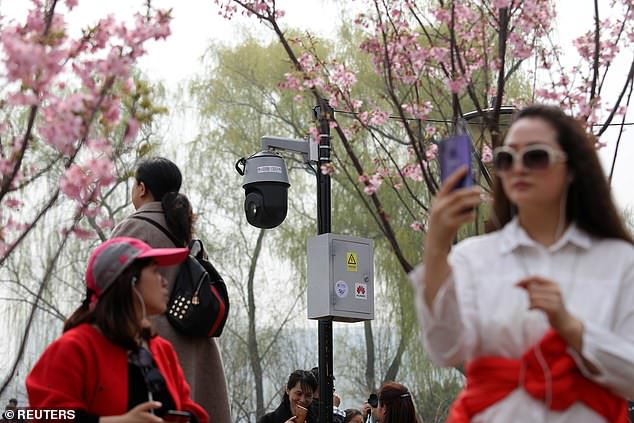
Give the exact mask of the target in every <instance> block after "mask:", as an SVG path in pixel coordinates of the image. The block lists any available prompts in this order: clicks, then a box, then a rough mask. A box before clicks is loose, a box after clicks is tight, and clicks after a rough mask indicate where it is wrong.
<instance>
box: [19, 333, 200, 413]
mask: <svg viewBox="0 0 634 423" xmlns="http://www.w3.org/2000/svg"><path fill="white" fill-rule="evenodd" d="M149 347H150V348H149V349H150V352H151V353H152V357H153V358H154V361H155V362H156V365H157V367H158V368H159V370H160V371H161V374H162V375H163V377H164V378H165V382H166V384H167V390H168V391H169V393H170V395H171V396H172V399H173V400H174V403H175V406H176V409H177V410H185V411H189V412H191V413H192V414H194V415H195V416H196V418H197V419H198V421H199V422H200V423H206V422H207V421H208V416H207V413H206V412H205V410H203V409H202V408H201V407H200V406H199V405H198V404H196V403H194V402H193V401H192V399H191V398H190V396H189V386H188V385H187V382H186V381H185V377H184V376H183V370H182V369H181V366H180V364H179V362H178V358H177V357H176V353H175V352H174V349H173V348H172V345H171V344H170V343H169V342H167V341H166V340H164V339H163V338H160V337H158V336H157V337H155V338H152V339H151V340H150V342H149ZM26 389H27V392H28V396H29V403H30V406H31V407H37V408H58V409H75V410H83V411H85V412H88V413H90V414H95V415H97V416H115V415H121V414H125V413H126V412H127V411H128V410H127V408H128V355H127V353H126V351H125V350H124V349H123V348H121V347H119V346H117V345H115V344H113V343H112V342H110V341H109V340H108V339H107V338H106V337H105V336H103V335H102V334H101V333H100V332H99V331H98V330H97V329H96V328H94V327H93V326H91V325H88V324H83V325H79V326H77V327H76V328H73V329H71V330H69V331H68V332H66V333H64V334H63V335H62V336H61V337H60V338H59V339H57V340H56V341H55V342H53V343H52V344H51V345H49V347H48V348H47V349H46V350H45V351H44V353H43V354H42V356H41V357H40V359H39V360H38V362H37V363H36V364H35V367H33V369H32V370H31V372H30V373H29V375H28V377H27V379H26Z"/></svg>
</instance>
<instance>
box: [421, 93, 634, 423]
mask: <svg viewBox="0 0 634 423" xmlns="http://www.w3.org/2000/svg"><path fill="white" fill-rule="evenodd" d="M493 163H494V166H495V169H496V174H495V184H494V188H493V206H492V210H491V214H490V219H489V220H490V222H491V223H493V224H494V225H495V227H494V228H492V229H493V230H492V231H491V232H490V233H488V234H486V235H482V236H477V237H473V238H469V239H467V240H464V241H462V242H460V243H458V244H457V245H456V246H453V245H452V244H453V241H454V239H455V237H456V234H457V231H458V229H459V228H460V226H462V225H463V224H465V223H468V222H471V221H473V220H474V218H475V210H474V208H475V207H476V206H477V205H478V204H479V203H480V202H481V191H480V189H479V188H477V187H472V188H462V189H456V186H457V184H458V183H459V181H460V180H461V179H462V178H464V177H465V176H467V177H468V175H466V168H462V169H460V170H458V171H456V172H455V173H454V174H453V175H451V176H449V178H448V179H447V180H446V181H445V182H444V183H443V185H442V187H441V188H440V190H439V191H438V193H437V195H436V197H435V199H434V201H433V204H432V208H431V215H430V219H429V230H428V232H427V235H426V239H425V247H424V253H423V263H424V266H419V267H418V268H417V269H416V270H415V271H414V272H413V273H412V274H411V279H412V282H413V284H414V287H415V289H416V294H415V298H416V302H417V309H418V312H419V320H420V322H421V327H422V332H423V338H424V344H425V348H426V350H427V351H428V353H429V356H430V358H431V359H432V360H433V361H434V363H436V364H439V365H442V366H459V365H463V364H465V370H466V376H467V383H466V388H465V390H464V391H463V392H462V393H461V394H460V395H459V397H458V399H457V400H456V402H454V404H453V406H452V408H451V410H450V413H449V418H448V420H447V421H448V423H461V422H469V421H470V422H473V423H480V422H487V423H498V422H499V423H502V422H511V421H512V422H517V423H521V422H526V423H529V422H531V423H532V422H536V421H548V422H552V423H576V422H584V423H603V422H619V423H625V422H627V405H626V401H625V398H634V384H633V383H632V381H633V380H634V301H633V299H634V245H633V244H634V242H633V241H632V237H631V235H630V233H629V232H628V231H627V230H626V228H625V226H624V224H623V222H622V219H621V217H620V215H619V213H618V211H617V209H616V207H615V205H614V202H613V201H612V197H611V193H610V187H609V184H608V181H607V178H606V176H605V174H604V172H603V168H602V167H601V163H600V162H599V158H598V156H597V153H596V149H595V142H594V139H593V138H591V137H590V136H589V135H588V134H587V133H586V130H585V129H584V127H583V126H582V123H581V122H579V121H576V120H575V119H573V118H572V117H570V116H567V115H566V114H565V113H564V112H563V111H562V110H561V109H560V108H558V107H554V106H542V105H533V106H528V107H526V108H524V109H522V110H521V111H519V112H518V113H517V114H516V116H515V118H514V121H513V123H512V124H511V126H510V128H509V130H508V133H507V134H506V137H505V138H504V142H503V145H501V146H499V147H497V148H495V150H494V158H493Z"/></svg>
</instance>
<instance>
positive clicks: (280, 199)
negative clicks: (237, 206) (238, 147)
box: [236, 150, 290, 229]
mask: <svg viewBox="0 0 634 423" xmlns="http://www.w3.org/2000/svg"><path fill="white" fill-rule="evenodd" d="M240 166H242V168H240ZM236 170H237V171H238V173H239V174H240V175H243V176H244V183H243V184H242V187H243V188H244V191H245V194H246V198H245V199H244V213H245V214H246V216H247V221H248V222H249V224H251V225H253V226H255V227H258V228H263V229H271V228H274V227H276V226H278V225H279V224H280V223H282V222H283V221H284V219H285V218H286V211H287V200H288V187H289V186H290V184H289V183H288V171H287V170H286V164H285V163H284V159H283V158H282V156H280V155H279V154H277V153H275V152H273V151H270V150H264V151H261V152H259V153H257V154H255V155H253V156H251V157H249V158H246V159H245V158H241V159H240V160H238V162H237V163H236Z"/></svg>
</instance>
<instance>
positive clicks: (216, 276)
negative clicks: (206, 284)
mask: <svg viewBox="0 0 634 423" xmlns="http://www.w3.org/2000/svg"><path fill="white" fill-rule="evenodd" d="M131 217H132V218H133V219H139V220H144V221H146V222H148V223H150V224H152V225H154V226H155V227H156V228H158V229H159V230H160V231H161V232H163V233H164V234H165V236H166V237H168V238H169V239H170V241H172V243H173V244H174V245H175V246H179V245H180V243H179V242H178V241H177V240H176V238H175V237H174V235H172V234H171V233H170V232H169V231H168V230H167V229H165V228H164V227H163V225H161V224H160V223H158V222H157V221H156V220H153V219H150V218H148V217H144V216H134V215H133V216H131ZM195 243H198V245H199V247H200V250H199V251H198V252H197V253H196V259H198V261H199V262H200V263H201V265H202V266H203V267H204V268H205V270H206V271H207V273H209V277H210V279H211V283H216V282H223V283H224V280H223V279H222V276H220V273H218V271H217V270H216V268H215V267H214V265H213V264H211V262H210V261H209V260H203V257H204V251H205V246H204V245H203V242H202V241H201V240H199V239H193V240H192V241H191V243H190V244H189V246H188V247H189V250H190V251H191V249H192V247H193V246H194V244H195Z"/></svg>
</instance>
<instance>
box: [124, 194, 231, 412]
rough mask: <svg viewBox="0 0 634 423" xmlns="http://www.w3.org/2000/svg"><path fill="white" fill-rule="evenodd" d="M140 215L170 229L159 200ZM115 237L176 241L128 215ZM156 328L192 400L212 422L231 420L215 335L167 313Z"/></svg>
mask: <svg viewBox="0 0 634 423" xmlns="http://www.w3.org/2000/svg"><path fill="white" fill-rule="evenodd" d="M135 215H139V216H143V217H146V218H150V219H153V220H155V221H156V222H158V223H159V224H161V225H162V226H163V227H164V228H167V225H166V223H165V216H164V214H163V209H162V207H161V203H160V202H158V201H155V202H151V203H148V204H145V205H144V206H142V207H140V208H139V209H138V210H137V211H136V212H135V213H134V214H132V216H135ZM112 236H113V237H114V236H129V237H133V238H138V239H140V240H142V241H145V242H146V243H148V244H149V245H151V246H152V247H156V248H168V247H174V244H173V243H172V242H171V241H170V240H169V238H167V237H166V236H165V234H163V233H162V232H161V231H160V229H158V228H156V227H154V226H153V225H152V224H151V223H148V222H144V221H142V220H139V219H132V218H131V217H128V218H126V219H125V220H123V221H122V222H121V223H119V224H118V225H117V226H116V227H115V228H114V231H113V233H112ZM177 270H178V268H177V267H176V266H173V267H169V268H167V269H166V271H165V277H166V279H167V281H168V289H169V290H170V292H171V290H172V286H173V284H174V280H175V279H176V274H177ZM153 323H154V327H155V328H156V329H157V331H158V333H159V335H161V336H162V337H163V338H165V339H167V340H169V341H170V342H171V343H172V345H173V346H174V349H175V350H176V353H177V354H178V358H179V359H180V362H181V366H182V367H183V371H184V372H185V378H186V379H187V382H188V383H189V386H190V388H191V397H192V399H193V400H194V401H195V402H196V403H198V404H200V405H201V406H202V407H203V408H204V409H205V410H206V411H207V413H209V420H210V422H212V423H230V422H231V412H230V408H229V395H228V393H227V381H226V380H225V374H224V370H223V367H222V357H221V355H220V349H219V348H218V345H217V343H216V340H215V339H214V338H193V337H189V336H186V335H182V334H180V333H178V332H176V330H175V329H174V328H173V327H172V326H171V325H170V324H169V322H168V321H167V319H166V318H165V316H157V317H156V318H155V320H154V322H153Z"/></svg>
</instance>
